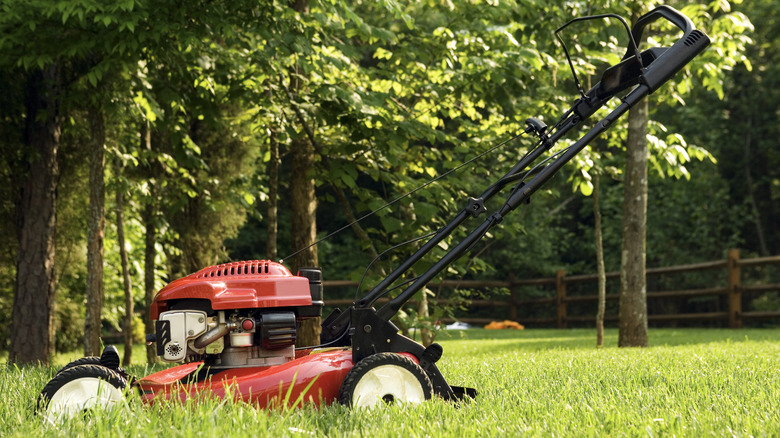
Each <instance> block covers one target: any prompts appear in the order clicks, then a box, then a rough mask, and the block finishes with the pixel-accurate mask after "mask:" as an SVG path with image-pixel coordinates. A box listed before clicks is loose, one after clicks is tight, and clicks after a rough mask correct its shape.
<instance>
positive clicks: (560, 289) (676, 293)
mask: <svg viewBox="0 0 780 438" xmlns="http://www.w3.org/2000/svg"><path fill="white" fill-rule="evenodd" d="M769 265H777V266H778V267H780V255H778V256H771V257H760V258H752V259H740V257H739V250H736V249H734V250H730V251H729V252H728V256H727V258H726V259H725V260H718V261H713V262H705V263H695V264H689V265H681V266H671V267H666V268H654V269H648V270H647V271H646V272H647V276H648V279H650V277H653V276H661V275H668V274H684V273H691V272H702V271H709V272H721V273H723V272H724V271H725V274H726V275H725V280H722V281H721V282H720V284H713V285H711V286H710V287H705V288H695V289H680V290H658V291H652V292H647V299H648V302H649V301H650V300H660V299H669V298H683V299H685V298H702V297H722V298H721V299H722V300H723V301H724V302H725V303H724V306H718V307H724V308H725V310H717V311H710V312H696V313H653V312H652V311H651V312H648V322H650V323H659V324H663V323H669V324H674V323H679V322H689V323H692V324H700V323H702V322H707V321H723V322H726V321H727V322H728V326H729V327H731V328H741V327H742V323H743V321H746V320H756V319H766V318H780V310H772V311H755V310H748V311H743V303H744V302H745V301H746V300H750V299H751V298H753V297H755V296H757V294H760V293H764V292H772V291H780V283H771V282H768V283H761V282H760V281H759V282H751V284H743V281H744V280H745V279H746V277H745V276H744V274H743V272H742V271H743V268H755V267H764V266H769ZM765 277H767V276H765ZM619 278H620V273H619V272H610V273H607V281H608V282H609V281H610V280H612V281H613V282H614V280H616V279H619ZM775 278H777V275H775ZM745 283H747V282H745ZM582 284H586V285H587V284H590V285H592V286H586V289H588V288H590V289H592V290H596V284H597V276H596V274H589V275H571V276H567V275H566V272H565V271H563V270H561V271H558V272H557V273H556V275H555V277H550V278H537V279H530V280H518V279H514V278H509V279H507V280H502V281H480V280H473V281H472V280H463V281H452V280H445V281H442V282H439V283H432V284H430V285H429V286H430V287H431V288H432V289H436V290H442V289H447V288H450V289H453V288H458V289H466V290H474V291H484V290H489V289H496V288H499V289H505V290H509V295H508V296H507V295H504V296H502V297H501V299H473V300H470V301H469V305H470V308H471V309H475V308H481V307H490V308H493V310H492V311H491V317H476V318H475V317H462V318H460V317H459V318H457V319H458V320H460V321H463V322H468V323H475V324H481V323H485V322H488V321H491V320H503V319H511V320H515V321H519V322H521V323H522V324H525V325H538V326H555V327H558V328H566V327H567V325H568V323H586V322H591V321H595V311H594V312H593V313H592V315H589V316H582V315H569V310H570V309H569V303H576V304H578V305H579V306H582V305H583V304H585V305H587V306H591V307H593V308H595V303H596V302H597V300H598V295H597V294H596V293H586V294H577V295H572V294H567V289H571V287H572V286H573V285H582ZM323 285H324V286H325V288H326V305H328V306H343V305H349V304H351V303H352V300H349V299H330V300H329V299H327V295H328V293H327V290H328V289H330V288H335V287H340V288H343V287H356V286H357V283H354V282H351V281H324V282H323ZM523 287H534V288H537V289H543V290H547V289H549V296H547V297H544V298H534V299H518V297H519V296H520V293H519V289H521V288H523ZM580 288H581V287H580ZM606 299H607V300H608V301H613V300H614V301H618V300H619V295H618V294H616V293H612V294H610V293H608V294H607V295H606ZM382 301H386V299H384V300H380V302H382ZM747 302H749V301H747ZM452 303H453V301H452V300H450V299H441V298H439V299H433V300H431V304H432V305H447V304H452ZM609 307H610V308H612V309H613V314H610V313H609V310H608V314H607V315H606V316H605V320H606V321H616V320H617V318H618V317H617V315H616V314H614V312H615V311H614V308H616V306H614V305H613V306H609ZM533 309H536V310H537V311H536V313H548V314H552V315H554V316H543V317H538V316H537V317H534V316H526V315H528V314H529V313H531V314H533V313H534V312H533V311H531V312H529V310H533ZM520 310H522V312H521V311H520ZM447 320H448V319H447V318H445V319H444V321H447Z"/></svg>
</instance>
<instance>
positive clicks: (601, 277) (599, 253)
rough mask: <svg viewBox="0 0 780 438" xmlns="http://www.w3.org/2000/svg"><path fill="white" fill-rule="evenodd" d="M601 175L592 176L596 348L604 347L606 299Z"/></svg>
mask: <svg viewBox="0 0 780 438" xmlns="http://www.w3.org/2000/svg"><path fill="white" fill-rule="evenodd" d="M600 182H601V175H599V173H598V172H594V175H593V219H594V225H593V227H594V231H595V235H596V270H597V277H598V295H599V298H598V311H597V313H596V346H597V347H598V348H601V347H603V346H604V312H605V309H606V297H607V274H606V269H605V268H604V242H603V239H602V229H601V206H600V205H599V197H600V195H601V193H600V190H601V187H600Z"/></svg>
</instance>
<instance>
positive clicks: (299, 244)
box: [289, 138, 321, 346]
mask: <svg viewBox="0 0 780 438" xmlns="http://www.w3.org/2000/svg"><path fill="white" fill-rule="evenodd" d="M290 161H291V163H290V164H291V166H290V203H291V207H290V210H291V213H292V214H291V217H290V228H291V230H290V240H291V243H292V251H293V252H295V251H298V250H300V249H302V248H306V247H308V246H309V245H311V244H312V243H314V242H315V239H316V238H317V220H316V213H317V198H316V196H315V193H314V180H312V179H311V178H310V177H309V170H310V169H311V167H312V165H313V163H314V151H313V148H312V145H311V142H310V141H309V140H308V139H306V138H298V139H295V140H294V141H293V142H292V144H291V146H290ZM289 262H290V265H291V267H292V268H293V273H296V272H297V271H298V269H300V268H303V267H315V266H318V265H319V262H318V259H317V247H316V246H311V247H309V248H307V249H305V250H303V251H301V252H299V253H298V254H296V255H295V256H293V258H292V259H291V260H290V261H289ZM320 332H321V328H320V318H312V319H307V320H305V321H304V322H303V323H302V324H301V326H300V327H299V328H298V342H297V343H298V345H299V346H308V345H318V344H319V343H320Z"/></svg>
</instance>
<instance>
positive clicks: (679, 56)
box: [623, 5, 710, 93]
mask: <svg viewBox="0 0 780 438" xmlns="http://www.w3.org/2000/svg"><path fill="white" fill-rule="evenodd" d="M660 18H665V19H666V20H667V21H669V22H671V23H672V24H674V25H675V26H677V27H678V28H680V30H682V31H683V35H682V37H680V39H679V40H677V42H675V43H674V44H673V45H672V47H669V48H668V49H665V50H664V51H663V53H660V54H659V55H658V57H657V58H656V59H653V60H652V61H651V63H650V64H648V65H645V66H644V71H643V72H642V79H641V80H640V81H641V82H643V83H645V84H646V85H647V86H648V87H649V88H650V93H652V92H654V91H655V90H657V89H658V88H659V87H660V86H661V85H663V84H664V83H666V81H668V80H669V79H671V78H672V76H674V75H675V74H676V73H677V72H679V71H680V70H682V69H683V67H685V65H686V64H688V62H690V61H691V60H692V59H693V58H694V57H696V55H698V54H699V53H701V52H702V51H703V50H704V49H705V48H706V47H707V46H708V45H709V44H710V39H709V37H708V36H707V35H706V34H705V33H704V32H702V31H700V30H698V29H696V28H695V27H694V25H693V22H692V21H691V20H690V19H689V18H688V17H686V16H685V15H683V13H682V12H680V11H678V10H677V9H674V8H673V7H671V6H666V5H662V6H658V7H657V8H655V9H653V10H652V11H650V12H648V13H647V14H645V15H642V16H641V17H639V19H638V20H637V21H636V23H634V26H633V28H632V30H631V35H632V36H633V38H634V41H637V42H639V41H640V40H641V39H642V34H643V33H644V30H645V27H647V25H648V24H650V23H653V22H655V21H657V20H658V19H660ZM651 50H658V49H651ZM631 52H632V51H631V50H630V49H629V50H628V51H627V52H626V55H625V57H624V58H623V59H627V58H630V57H631V56H634V54H633V53H631Z"/></svg>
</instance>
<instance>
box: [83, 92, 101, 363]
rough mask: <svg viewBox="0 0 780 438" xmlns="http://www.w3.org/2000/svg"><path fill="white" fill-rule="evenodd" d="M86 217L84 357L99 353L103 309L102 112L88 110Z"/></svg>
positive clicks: (96, 109) (96, 107)
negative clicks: (87, 214)
mask: <svg viewBox="0 0 780 438" xmlns="http://www.w3.org/2000/svg"><path fill="white" fill-rule="evenodd" d="M89 129H90V142H89V218H88V223H87V227H88V230H89V231H88V235H87V304H86V315H85V318H84V355H85V356H97V355H99V354H100V331H101V326H102V318H101V316H102V310H103V238H104V235H105V220H106V217H105V216H106V215H105V196H106V195H105V183H104V179H103V178H104V174H105V142H106V133H105V127H104V125H103V110H102V108H100V106H99V105H98V106H95V105H90V108H89Z"/></svg>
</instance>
